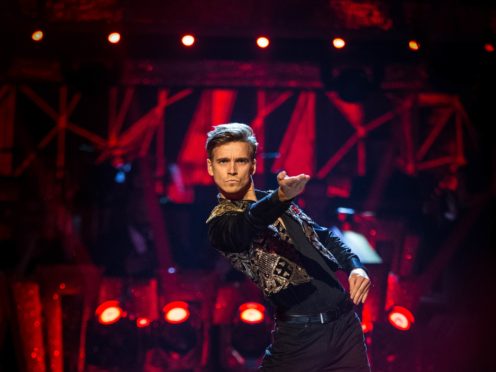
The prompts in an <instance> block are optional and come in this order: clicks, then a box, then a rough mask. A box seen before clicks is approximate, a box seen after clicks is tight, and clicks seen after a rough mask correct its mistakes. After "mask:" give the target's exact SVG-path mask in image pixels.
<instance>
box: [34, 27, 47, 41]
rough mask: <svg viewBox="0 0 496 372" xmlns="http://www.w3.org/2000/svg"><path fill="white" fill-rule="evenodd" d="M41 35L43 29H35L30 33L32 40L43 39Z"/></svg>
mask: <svg viewBox="0 0 496 372" xmlns="http://www.w3.org/2000/svg"><path fill="white" fill-rule="evenodd" d="M43 36H44V34H43V31H41V30H36V31H34V32H33V33H32V34H31V39H32V40H33V41H41V40H42V39H43Z"/></svg>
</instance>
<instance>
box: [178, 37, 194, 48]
mask: <svg viewBox="0 0 496 372" xmlns="http://www.w3.org/2000/svg"><path fill="white" fill-rule="evenodd" d="M181 43H183V45H184V46H188V47H189V46H192V45H193V44H194V43H195V37H194V36H193V35H184V36H183V37H182V38H181Z"/></svg>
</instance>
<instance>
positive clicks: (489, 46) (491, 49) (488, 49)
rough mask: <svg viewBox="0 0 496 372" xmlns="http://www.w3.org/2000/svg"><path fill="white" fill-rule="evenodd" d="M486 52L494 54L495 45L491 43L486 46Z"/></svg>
mask: <svg viewBox="0 0 496 372" xmlns="http://www.w3.org/2000/svg"><path fill="white" fill-rule="evenodd" d="M484 50H485V51H486V52H488V53H493V52H494V44H491V43H486V44H484Z"/></svg>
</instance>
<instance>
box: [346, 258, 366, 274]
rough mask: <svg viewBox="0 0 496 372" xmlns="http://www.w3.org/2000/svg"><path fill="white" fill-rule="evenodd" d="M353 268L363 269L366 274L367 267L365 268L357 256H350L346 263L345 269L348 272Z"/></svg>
mask: <svg viewBox="0 0 496 372" xmlns="http://www.w3.org/2000/svg"><path fill="white" fill-rule="evenodd" d="M353 269H363V270H365V272H366V273H367V274H368V271H367V269H366V268H365V266H363V264H362V262H361V261H360V259H359V258H358V257H352V258H351V259H350V260H349V261H348V265H347V267H346V271H347V272H348V274H349V273H350V272H351V270H353Z"/></svg>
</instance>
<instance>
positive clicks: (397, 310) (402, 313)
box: [387, 306, 415, 331]
mask: <svg viewBox="0 0 496 372" xmlns="http://www.w3.org/2000/svg"><path fill="white" fill-rule="evenodd" d="M387 318H388V320H389V323H391V325H392V326H393V327H395V328H396V329H399V330H400V331H408V330H409V329H410V328H411V326H412V324H413V323H414V322H415V317H414V316H413V314H412V313H411V312H410V310H408V309H407V308H404V307H402V306H393V308H392V309H391V310H390V311H389V313H388V317H387Z"/></svg>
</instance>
